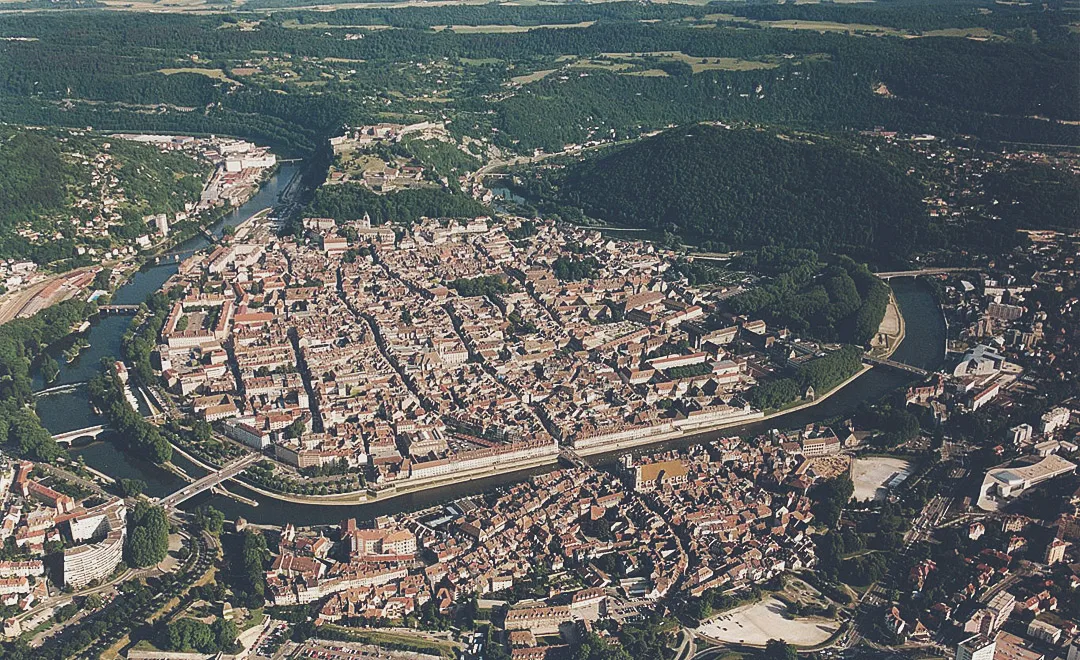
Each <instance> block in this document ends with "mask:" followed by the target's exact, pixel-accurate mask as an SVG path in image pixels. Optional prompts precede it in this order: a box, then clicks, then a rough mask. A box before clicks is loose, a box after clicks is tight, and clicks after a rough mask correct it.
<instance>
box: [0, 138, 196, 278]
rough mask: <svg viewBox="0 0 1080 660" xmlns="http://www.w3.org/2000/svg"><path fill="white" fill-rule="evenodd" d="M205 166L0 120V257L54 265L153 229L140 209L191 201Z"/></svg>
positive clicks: (70, 263) (80, 262) (174, 207)
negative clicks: (2, 124) (4, 123)
mask: <svg viewBox="0 0 1080 660" xmlns="http://www.w3.org/2000/svg"><path fill="white" fill-rule="evenodd" d="M209 173H210V165H209V163H205V162H202V161H198V160H195V159H193V158H192V157H190V156H188V155H186V154H181V153H162V152H160V151H159V150H158V149H156V148H155V147H151V146H147V145H142V144H137V143H135V142H130V141H127V140H122V139H114V138H109V137H106V136H103V135H99V134H94V133H89V132H86V131H68V130H64V129H55V130H52V129H50V130H38V129H27V128H22V127H14V126H2V127H0V259H29V260H32V261H34V262H35V263H37V264H39V265H43V266H48V267H50V268H52V269H53V270H56V271H63V270H67V269H70V268H76V267H79V266H85V265H88V264H91V263H94V262H95V261H96V259H97V258H96V256H95V254H94V253H95V252H97V253H102V252H105V251H108V250H110V249H112V248H117V247H125V246H128V245H131V244H133V243H134V242H135V239H136V238H137V237H138V236H141V235H143V234H147V233H149V232H151V231H153V229H152V228H151V227H148V226H147V224H146V222H145V221H144V220H143V217H144V216H145V215H148V214H151V213H172V212H176V211H181V210H183V209H184V204H185V202H195V201H198V199H199V193H200V191H201V190H202V186H203V180H204V179H205V178H206V177H207V176H208V175H209ZM80 248H82V250H81V253H80ZM91 250H92V251H93V252H91Z"/></svg>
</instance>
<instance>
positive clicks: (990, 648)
mask: <svg viewBox="0 0 1080 660" xmlns="http://www.w3.org/2000/svg"><path fill="white" fill-rule="evenodd" d="M995 650H997V642H996V641H995V640H992V639H989V638H987V637H983V636H982V635H975V636H974V637H968V638H967V639H965V640H964V641H962V642H960V644H959V645H958V646H957V647H956V660H994V651H995Z"/></svg>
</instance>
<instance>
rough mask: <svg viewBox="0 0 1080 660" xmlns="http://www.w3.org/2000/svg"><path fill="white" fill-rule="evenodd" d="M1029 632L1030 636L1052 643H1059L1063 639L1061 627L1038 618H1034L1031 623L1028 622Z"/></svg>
mask: <svg viewBox="0 0 1080 660" xmlns="http://www.w3.org/2000/svg"><path fill="white" fill-rule="evenodd" d="M1027 634H1028V637H1031V638H1034V639H1037V640H1039V641H1040V642H1046V643H1047V644H1051V645H1052V644H1057V643H1058V642H1059V641H1060V640H1061V628H1058V627H1057V626H1052V625H1050V624H1049V623H1046V622H1045V621H1039V620H1038V619H1032V620H1031V623H1029V624H1028V627H1027Z"/></svg>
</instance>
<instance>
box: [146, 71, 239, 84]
mask: <svg viewBox="0 0 1080 660" xmlns="http://www.w3.org/2000/svg"><path fill="white" fill-rule="evenodd" d="M158 73H164V74H165V75H167V76H171V75H173V74H175V73H197V74H199V75H200V76H206V77H207V78H213V79H214V80H220V81H222V82H227V83H231V84H233V85H242V84H243V83H241V82H240V81H237V80H233V79H232V78H230V77H229V76H227V75H225V72H224V71H222V70H221V69H199V68H196V67H183V68H179V69H158Z"/></svg>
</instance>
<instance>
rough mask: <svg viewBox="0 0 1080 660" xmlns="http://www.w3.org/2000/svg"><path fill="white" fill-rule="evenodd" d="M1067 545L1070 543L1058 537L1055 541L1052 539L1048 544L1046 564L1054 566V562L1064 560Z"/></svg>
mask: <svg viewBox="0 0 1080 660" xmlns="http://www.w3.org/2000/svg"><path fill="white" fill-rule="evenodd" d="M1067 545H1069V544H1068V543H1066V542H1065V541H1062V540H1061V539H1057V538H1056V539H1054V540H1053V541H1050V545H1048V546H1046V555H1045V557H1044V561H1045V562H1046V564H1047V565H1048V566H1053V565H1054V564H1056V563H1058V562H1060V561H1062V560H1064V559H1065V547H1066V546H1067Z"/></svg>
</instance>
